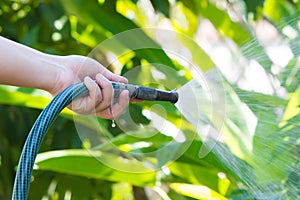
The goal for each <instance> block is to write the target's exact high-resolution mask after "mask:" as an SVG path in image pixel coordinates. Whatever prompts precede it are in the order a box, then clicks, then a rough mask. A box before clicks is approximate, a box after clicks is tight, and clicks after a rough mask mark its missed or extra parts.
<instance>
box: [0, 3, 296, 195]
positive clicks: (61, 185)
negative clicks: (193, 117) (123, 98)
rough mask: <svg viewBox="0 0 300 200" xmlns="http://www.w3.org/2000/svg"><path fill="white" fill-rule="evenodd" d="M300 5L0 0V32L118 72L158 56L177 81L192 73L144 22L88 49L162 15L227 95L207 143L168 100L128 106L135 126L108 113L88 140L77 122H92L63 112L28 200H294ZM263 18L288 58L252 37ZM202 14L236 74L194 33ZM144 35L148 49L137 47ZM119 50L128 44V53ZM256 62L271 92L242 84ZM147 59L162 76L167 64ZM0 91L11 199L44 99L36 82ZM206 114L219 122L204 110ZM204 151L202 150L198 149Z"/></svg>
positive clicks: (4, 191) (2, 171) (0, 152)
mask: <svg viewBox="0 0 300 200" xmlns="http://www.w3.org/2000/svg"><path fill="white" fill-rule="evenodd" d="M299 6H300V3H299V1H287V0H282V1H272V0H265V1H263V0H256V1H250V0H248V1H247V0H245V1H242V0H234V1H225V0H224V1H223V0H222V1H208V0H201V1H197V0H177V1H157V0H151V1H142V0H139V1H137V0H114V1H101V0H99V1H96V0H88V1H87V0H76V1H72V0H53V1H47V0H44V1H37V0H27V1H21V0H15V1H9V0H4V1H1V2H0V33H1V35H2V36H5V37H7V38H10V39H13V40H16V41H18V42H20V43H23V44H26V45H28V46H31V47H33V48H36V49H39V50H41V51H43V52H47V53H53V54H59V55H67V54H82V55H89V56H91V57H93V58H95V59H97V60H98V61H99V62H101V63H103V65H104V66H107V65H108V67H109V69H110V70H112V71H115V72H121V73H122V74H126V73H128V72H130V70H133V68H134V67H135V66H139V65H141V66H142V67H143V66H149V65H151V64H152V63H159V64H164V65H166V66H169V67H170V68H171V69H172V70H175V71H176V72H184V73H183V74H184V75H178V76H176V77H175V76H174V77H172V78H170V79H168V80H167V82H168V84H170V85H171V87H172V88H171V89H173V88H179V87H181V86H183V85H184V83H186V82H187V81H189V80H191V78H192V76H193V72H192V71H189V69H188V68H186V67H185V66H184V65H183V64H182V63H181V62H180V61H179V60H177V59H176V58H174V57H172V55H170V54H169V53H168V52H165V51H164V50H163V48H161V46H164V45H166V44H165V43H164V41H158V39H157V38H156V37H155V36H154V35H153V34H152V33H153V32H151V31H150V29H148V31H147V29H143V31H139V32H138V35H131V36H128V37H127V38H126V39H125V40H120V41H119V43H117V44H115V46H113V48H111V49H109V48H106V49H105V48H104V49H100V52H97V51H94V48H95V47H96V45H98V44H99V43H101V42H103V41H106V40H108V39H109V38H111V37H112V36H115V35H117V34H119V33H122V32H124V31H127V30H132V29H135V28H148V27H152V28H153V27H154V28H162V26H163V25H164V26H166V24H167V26H168V27H169V28H172V29H173V30H175V31H176V32H177V33H178V35H177V40H176V42H178V43H180V44H181V46H180V47H181V48H182V49H183V48H184V49H185V50H186V51H188V52H189V54H188V55H189V56H190V58H191V60H192V62H193V64H194V65H196V66H198V67H199V70H201V72H202V73H204V74H206V73H207V74H209V72H211V71H212V70H218V72H219V73H220V74H221V77H222V82H221V83H219V84H220V85H221V86H222V87H223V88H224V95H225V100H226V101H225V108H226V113H225V119H224V123H223V124H222V129H221V130H218V131H220V132H221V134H222V135H224V137H225V138H226V140H225V141H217V142H216V141H215V145H214V148H213V149H209V147H207V146H205V144H206V141H205V140H202V138H201V137H198V136H197V134H196V128H195V127H193V126H192V125H191V124H190V123H189V121H188V120H187V119H184V118H183V119H182V115H181V114H180V113H179V112H178V110H177V109H176V107H175V106H173V105H169V104H166V103H159V104H158V105H159V106H160V107H155V106H153V105H154V104H153V103H151V102H150V103H149V102H143V103H131V104H130V106H129V111H130V115H131V117H132V119H133V121H134V123H135V124H141V125H142V126H139V128H137V130H130V131H129V132H127V133H126V134H121V133H122V130H121V127H116V128H112V127H111V125H110V124H111V122H110V121H108V120H103V119H97V120H96V121H97V122H99V123H100V124H101V131H102V133H104V135H105V136H103V135H102V136H99V138H95V141H93V140H91V141H89V140H85V139H83V138H82V135H79V136H78V134H77V132H78V130H83V132H84V133H85V134H86V135H89V134H91V135H92V134H94V133H95V130H96V128H95V127H94V126H92V125H91V124H93V123H91V121H89V120H90V119H89V118H85V117H81V116H78V115H76V114H74V113H72V112H70V111H68V110H65V111H64V112H63V113H62V115H61V116H59V117H58V119H57V120H56V121H55V123H54V124H53V126H52V127H51V128H50V130H49V131H48V133H47V136H46V138H45V139H44V142H43V145H42V147H41V149H40V152H41V153H40V154H39V156H38V158H37V160H36V166H35V170H34V173H33V181H32V183H31V188H30V196H29V199H42V198H47V199H71V198H72V199H154V198H155V197H159V198H160V199H262V198H266V197H268V198H269V199H296V198H297V197H298V196H300V190H299V187H298V186H299V184H300V171H299V169H300V162H299V161H300V151H299V149H300V148H299V145H300V144H299V140H300V138H299V137H300V136H299V132H300V123H299V121H300V115H299V113H300V100H299V99H300V87H299V85H300V84H299V82H300V68H299V55H300V51H299V36H300V31H299V27H298V26H299V18H298V17H297V14H298V10H299ZM244 19H245V20H244ZM262 20H264V21H267V22H268V24H269V25H270V26H272V27H273V28H274V27H275V29H276V31H277V33H278V38H279V44H281V45H286V46H287V47H288V49H289V50H290V51H291V52H292V54H293V56H292V57H291V59H289V60H288V62H286V63H284V65H283V66H278V65H279V64H278V63H276V59H275V60H274V57H272V53H269V52H268V46H267V45H266V44H265V43H263V42H262V41H260V40H259V38H257V37H256V35H255V34H253V32H254V30H255V26H256V25H257V24H259V22H260V21H262ZM203 22H209V24H210V26H211V27H213V29H214V30H215V31H216V33H217V36H218V38H217V39H216V41H215V40H214V39H212V40H213V41H212V42H211V41H208V43H210V42H211V43H212V44H209V45H212V46H213V45H215V46H218V45H220V44H222V45H224V44H225V46H227V48H228V49H229V51H230V52H231V53H232V54H233V56H232V57H233V58H234V59H235V60H234V62H235V63H240V64H238V66H239V67H238V68H230V69H227V71H228V70H229V72H230V74H233V73H235V72H236V71H234V70H237V71H238V72H237V73H236V74H238V76H236V77H235V78H234V79H232V78H230V77H231V76H230V75H228V73H226V70H225V69H224V68H225V67H224V65H222V63H221V65H220V66H219V64H220V62H219V61H218V59H216V57H215V56H214V54H213V48H211V49H210V48H209V47H208V46H209V45H207V43H204V44H203V42H201V38H200V39H199V34H200V33H199V30H203V29H201V23H203ZM162 24H163V25H162ZM164 26H163V28H164ZM183 34H184V35H185V36H186V37H187V38H190V39H191V40H192V41H194V42H189V41H190V40H187V39H186V38H183V37H182V35H183ZM137 38H139V39H140V40H137ZM187 41H188V42H187ZM140 43H142V44H143V45H146V46H148V47H151V48H149V49H136V46H138V45H139V44H140ZM205 45H206V46H205ZM119 47H121V48H119ZM120 49H129V50H132V52H130V53H128V54H125V55H124V54H122V53H123V52H122V51H121V50H120ZM111 53H113V54H114V55H122V56H120V57H119V58H118V62H119V63H120V66H119V68H118V67H116V66H113V65H109V63H110V59H111V58H110V55H111ZM222 56H223V55H218V57H219V58H220V57H221V58H223V57H222ZM224 57H225V56H224ZM234 62H233V63H234ZM253 62H255V63H256V64H257V65H258V66H260V67H258V68H255V70H256V71H255V70H254V74H255V75H254V79H255V78H256V77H260V76H263V75H265V76H266V77H268V80H269V83H268V84H271V87H272V92H264V91H263V90H259V89H260V88H259V87H258V88H259V89H257V88H254V86H253V87H252V85H251V84H253V82H252V83H251V82H248V85H246V87H245V84H243V83H244V82H243V81H244V80H245V79H243V78H245V76H246V75H249V74H250V75H251V70H249V69H250V67H249V66H250V65H251V63H253ZM257 65H255V66H257ZM151 67H153V68H151V69H155V70H157V71H159V72H160V74H163V75H165V76H167V77H168V71H167V70H165V71H164V70H162V68H159V67H158V65H153V66H152V65H151ZM278 67H279V68H280V70H279V71H276V70H275V69H277V68H278ZM138 72H139V73H138V74H139V75H138V77H137V80H140V82H138V81H137V83H142V82H143V81H146V80H147V81H148V82H151V81H152V82H153V80H156V78H157V77H155V75H153V74H151V72H149V70H148V71H147V70H144V68H141V69H139V71H138ZM177 74H182V73H177ZM250 75H249V76H250ZM252 75H253V72H252ZM252 78H253V77H252ZM154 86H155V85H154ZM243 86H244V87H243ZM253 88H254V89H253ZM261 88H263V83H261ZM167 89H170V88H167ZM282 91H283V92H282ZM0 93H1V95H0V103H1V105H0V110H1V112H0V115H1V120H0V134H1V140H0V183H1V184H0V199H9V198H10V196H11V192H12V185H13V179H14V174H15V168H16V165H17V162H18V158H19V155H20V151H21V147H22V144H23V143H24V141H25V138H26V133H28V132H29V129H30V127H31V126H32V124H33V123H34V120H35V119H36V117H37V115H38V113H39V112H40V110H41V109H42V108H43V107H44V106H45V105H46V104H47V103H48V102H49V100H50V98H51V97H49V95H48V94H45V93H44V92H42V91H39V90H36V89H28V88H16V87H9V86H1V88H0ZM160 108H164V110H165V111H166V113H167V115H164V113H163V112H161V111H162V110H161V109H160ZM147 111H148V112H149V111H151V112H152V113H154V114H156V115H158V116H160V117H162V118H166V119H167V121H168V122H169V123H170V124H172V126H171V125H170V127H175V128H177V130H178V129H180V131H182V133H183V134H184V136H185V137H186V140H185V142H182V143H180V142H176V141H175V140H174V137H172V135H167V134H165V133H164V132H163V131H159V130H157V129H155V127H153V122H152V119H151V117H149V116H148V115H147ZM73 115H74V119H76V120H75V121H76V122H78V123H76V124H75V123H74V120H73ZM198 115H203V118H205V117H206V116H204V114H201V113H198ZM249 119H252V121H251V120H249ZM205 120H206V122H207V123H206V124H210V125H212V126H215V127H216V126H217V125H216V124H214V123H213V122H212V121H211V119H210V118H209V117H207V118H205ZM140 127H143V128H140ZM96 132H97V131H96ZM153 132H155V134H154V135H153ZM137 135H138V136H141V135H142V136H147V137H135V136H137ZM98 140H99V141H101V143H100V142H97V141H98ZM94 143H95V144H94ZM99 143H100V145H99ZM95 145H98V146H95ZM206 148H207V149H206ZM203 149H204V150H207V151H209V153H208V154H207V155H205V156H204V157H200V156H199V155H200V150H203ZM153 152H155V153H153ZM170 161H172V162H170ZM107 163H109V165H108V164H107ZM120 169H122V170H120Z"/></svg>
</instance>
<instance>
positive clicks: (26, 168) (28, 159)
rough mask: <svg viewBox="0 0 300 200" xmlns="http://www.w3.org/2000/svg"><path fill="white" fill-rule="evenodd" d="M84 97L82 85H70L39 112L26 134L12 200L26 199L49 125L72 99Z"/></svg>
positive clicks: (86, 93) (86, 90) (84, 91)
mask: <svg viewBox="0 0 300 200" xmlns="http://www.w3.org/2000/svg"><path fill="white" fill-rule="evenodd" d="M86 95H88V89H87V88H86V86H85V85H84V83H78V84H75V85H72V86H70V87H68V88H66V89H65V90H64V91H62V92H61V93H60V94H58V95H57V96H56V97H55V98H54V99H53V100H52V101H51V102H50V104H49V105H48V106H47V107H46V108H45V109H44V110H43V111H42V112H41V114H40V115H39V117H38V118H37V120H36V121H35V123H34V125H33V127H32V128H31V130H30V132H29V134H28V137H27V140H26V142H25V144H24V147H23V150H22V153H21V157H20V160H19V165H18V170H17V174H16V177H15V183H14V188H13V195H12V199H13V200H26V199H27V196H28V190H29V184H30V177H31V172H32V168H33V165H34V161H35V158H36V156H37V153H38V150H39V148H40V146H41V143H42V140H43V138H44V135H45V133H46V132H47V130H48V128H49V126H50V125H51V123H52V122H53V121H54V119H55V118H56V116H57V115H58V114H59V113H60V112H61V111H62V110H63V109H64V108H65V107H66V106H67V105H69V104H70V103H71V102H72V101H73V100H74V99H76V98H78V97H82V96H86Z"/></svg>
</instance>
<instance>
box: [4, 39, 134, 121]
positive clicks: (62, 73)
mask: <svg viewBox="0 0 300 200" xmlns="http://www.w3.org/2000/svg"><path fill="white" fill-rule="evenodd" d="M92 79H96V81H97V83H98V85H97V83H95V82H93V81H92ZM80 81H84V83H85V85H86V86H87V88H88V89H89V96H88V97H84V98H81V99H79V100H77V102H76V103H75V104H73V105H72V106H71V107H70V108H71V109H73V110H74V111H76V112H79V113H83V114H86V113H91V112H93V111H95V112H96V114H97V115H98V116H99V117H103V118H108V119H114V118H115V117H117V116H118V115H120V114H121V113H122V112H123V110H124V109H125V108H126V106H127V105H128V102H129V98H128V93H127V91H123V92H122V94H121V95H120V98H119V101H118V102H117V103H116V104H114V105H112V104H111V102H112V99H113V88H112V86H111V84H110V82H109V81H117V82H124V83H127V79H125V78H124V77H121V76H118V75H115V74H113V73H112V72H110V71H109V70H107V69H106V68H105V67H103V66H102V65H101V64H100V63H98V62H96V61H95V60H93V59H90V58H87V57H84V56H55V55H49V54H45V53H42V52H39V51H37V50H35V49H32V48H30V47H27V46H24V45H22V44H19V43H16V42H13V41H11V40H8V39H6V38H3V37H1V36H0V84H7V85H15V86H21V87H30V88H39V89H43V90H46V91H48V92H50V93H51V94H53V95H56V94H58V93H59V92H60V91H62V90H63V89H65V88H66V87H68V86H69V85H71V84H74V83H76V82H80ZM99 86H100V87H101V88H102V90H100V87H99Z"/></svg>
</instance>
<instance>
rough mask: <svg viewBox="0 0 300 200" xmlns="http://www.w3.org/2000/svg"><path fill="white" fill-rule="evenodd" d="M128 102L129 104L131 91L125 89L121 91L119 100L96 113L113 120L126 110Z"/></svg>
mask: <svg viewBox="0 0 300 200" xmlns="http://www.w3.org/2000/svg"><path fill="white" fill-rule="evenodd" d="M128 104H129V92H128V91H127V90H124V91H122V92H121V93H120V96H119V99H118V102H116V103H115V104H113V105H112V106H111V107H109V108H107V109H106V110H104V111H102V112H98V113H96V115H97V116H98V117H102V118H106V119H111V120H112V119H116V118H117V117H118V116H120V115H121V114H122V113H123V112H124V110H125V109H126V107H127V106H128Z"/></svg>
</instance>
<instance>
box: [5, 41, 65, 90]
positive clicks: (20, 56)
mask: <svg viewBox="0 0 300 200" xmlns="http://www.w3.org/2000/svg"><path fill="white" fill-rule="evenodd" d="M60 69H63V67H62V66H61V65H60V64H59V57H57V56H50V55H47V54H44V53H41V52H39V51H36V50H34V49H32V48H29V47H27V46H24V45H21V44H18V43H16V42H13V41H10V40H8V39H5V38H3V37H1V36H0V84H8V85H15V86H21V87H30V88H39V89H44V90H47V91H49V90H51V88H49V87H50V86H51V87H53V86H54V85H55V83H56V82H57V79H58V78H59V77H58V76H59V70H60Z"/></svg>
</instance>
